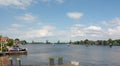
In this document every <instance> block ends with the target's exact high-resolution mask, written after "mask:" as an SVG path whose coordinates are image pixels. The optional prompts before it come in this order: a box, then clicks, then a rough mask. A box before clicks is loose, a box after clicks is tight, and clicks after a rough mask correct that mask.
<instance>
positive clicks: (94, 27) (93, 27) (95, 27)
mask: <svg viewBox="0 0 120 66" xmlns="http://www.w3.org/2000/svg"><path fill="white" fill-rule="evenodd" d="M87 29H88V30H95V31H99V30H101V27H99V26H94V25H93V26H89V27H88V28H87Z"/></svg>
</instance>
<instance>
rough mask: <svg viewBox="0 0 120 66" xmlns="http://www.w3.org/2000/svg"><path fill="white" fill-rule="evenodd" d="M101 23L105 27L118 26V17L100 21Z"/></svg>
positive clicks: (119, 21)
mask: <svg viewBox="0 0 120 66" xmlns="http://www.w3.org/2000/svg"><path fill="white" fill-rule="evenodd" d="M102 24H103V25H104V26H106V27H113V28H114V27H116V26H120V18H114V19H112V20H109V21H102Z"/></svg>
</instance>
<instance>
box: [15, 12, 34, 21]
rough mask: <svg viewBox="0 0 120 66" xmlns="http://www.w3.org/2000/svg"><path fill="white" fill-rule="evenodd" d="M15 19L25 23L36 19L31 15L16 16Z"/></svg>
mask: <svg viewBox="0 0 120 66" xmlns="http://www.w3.org/2000/svg"><path fill="white" fill-rule="evenodd" d="M16 18H17V19H19V20H23V21H26V22H33V21H35V19H36V17H35V16H33V15H31V14H24V15H23V16H17V17H16Z"/></svg>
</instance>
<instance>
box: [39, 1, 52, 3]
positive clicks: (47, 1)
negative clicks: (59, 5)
mask: <svg viewBox="0 0 120 66" xmlns="http://www.w3.org/2000/svg"><path fill="white" fill-rule="evenodd" d="M41 1H42V2H45V3H49V2H51V0H41Z"/></svg>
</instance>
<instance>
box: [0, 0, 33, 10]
mask: <svg viewBox="0 0 120 66" xmlns="http://www.w3.org/2000/svg"><path fill="white" fill-rule="evenodd" d="M32 2H33V0H0V6H5V7H16V8H20V9H25V8H26V7H28V6H29V5H31V4H32Z"/></svg>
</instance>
